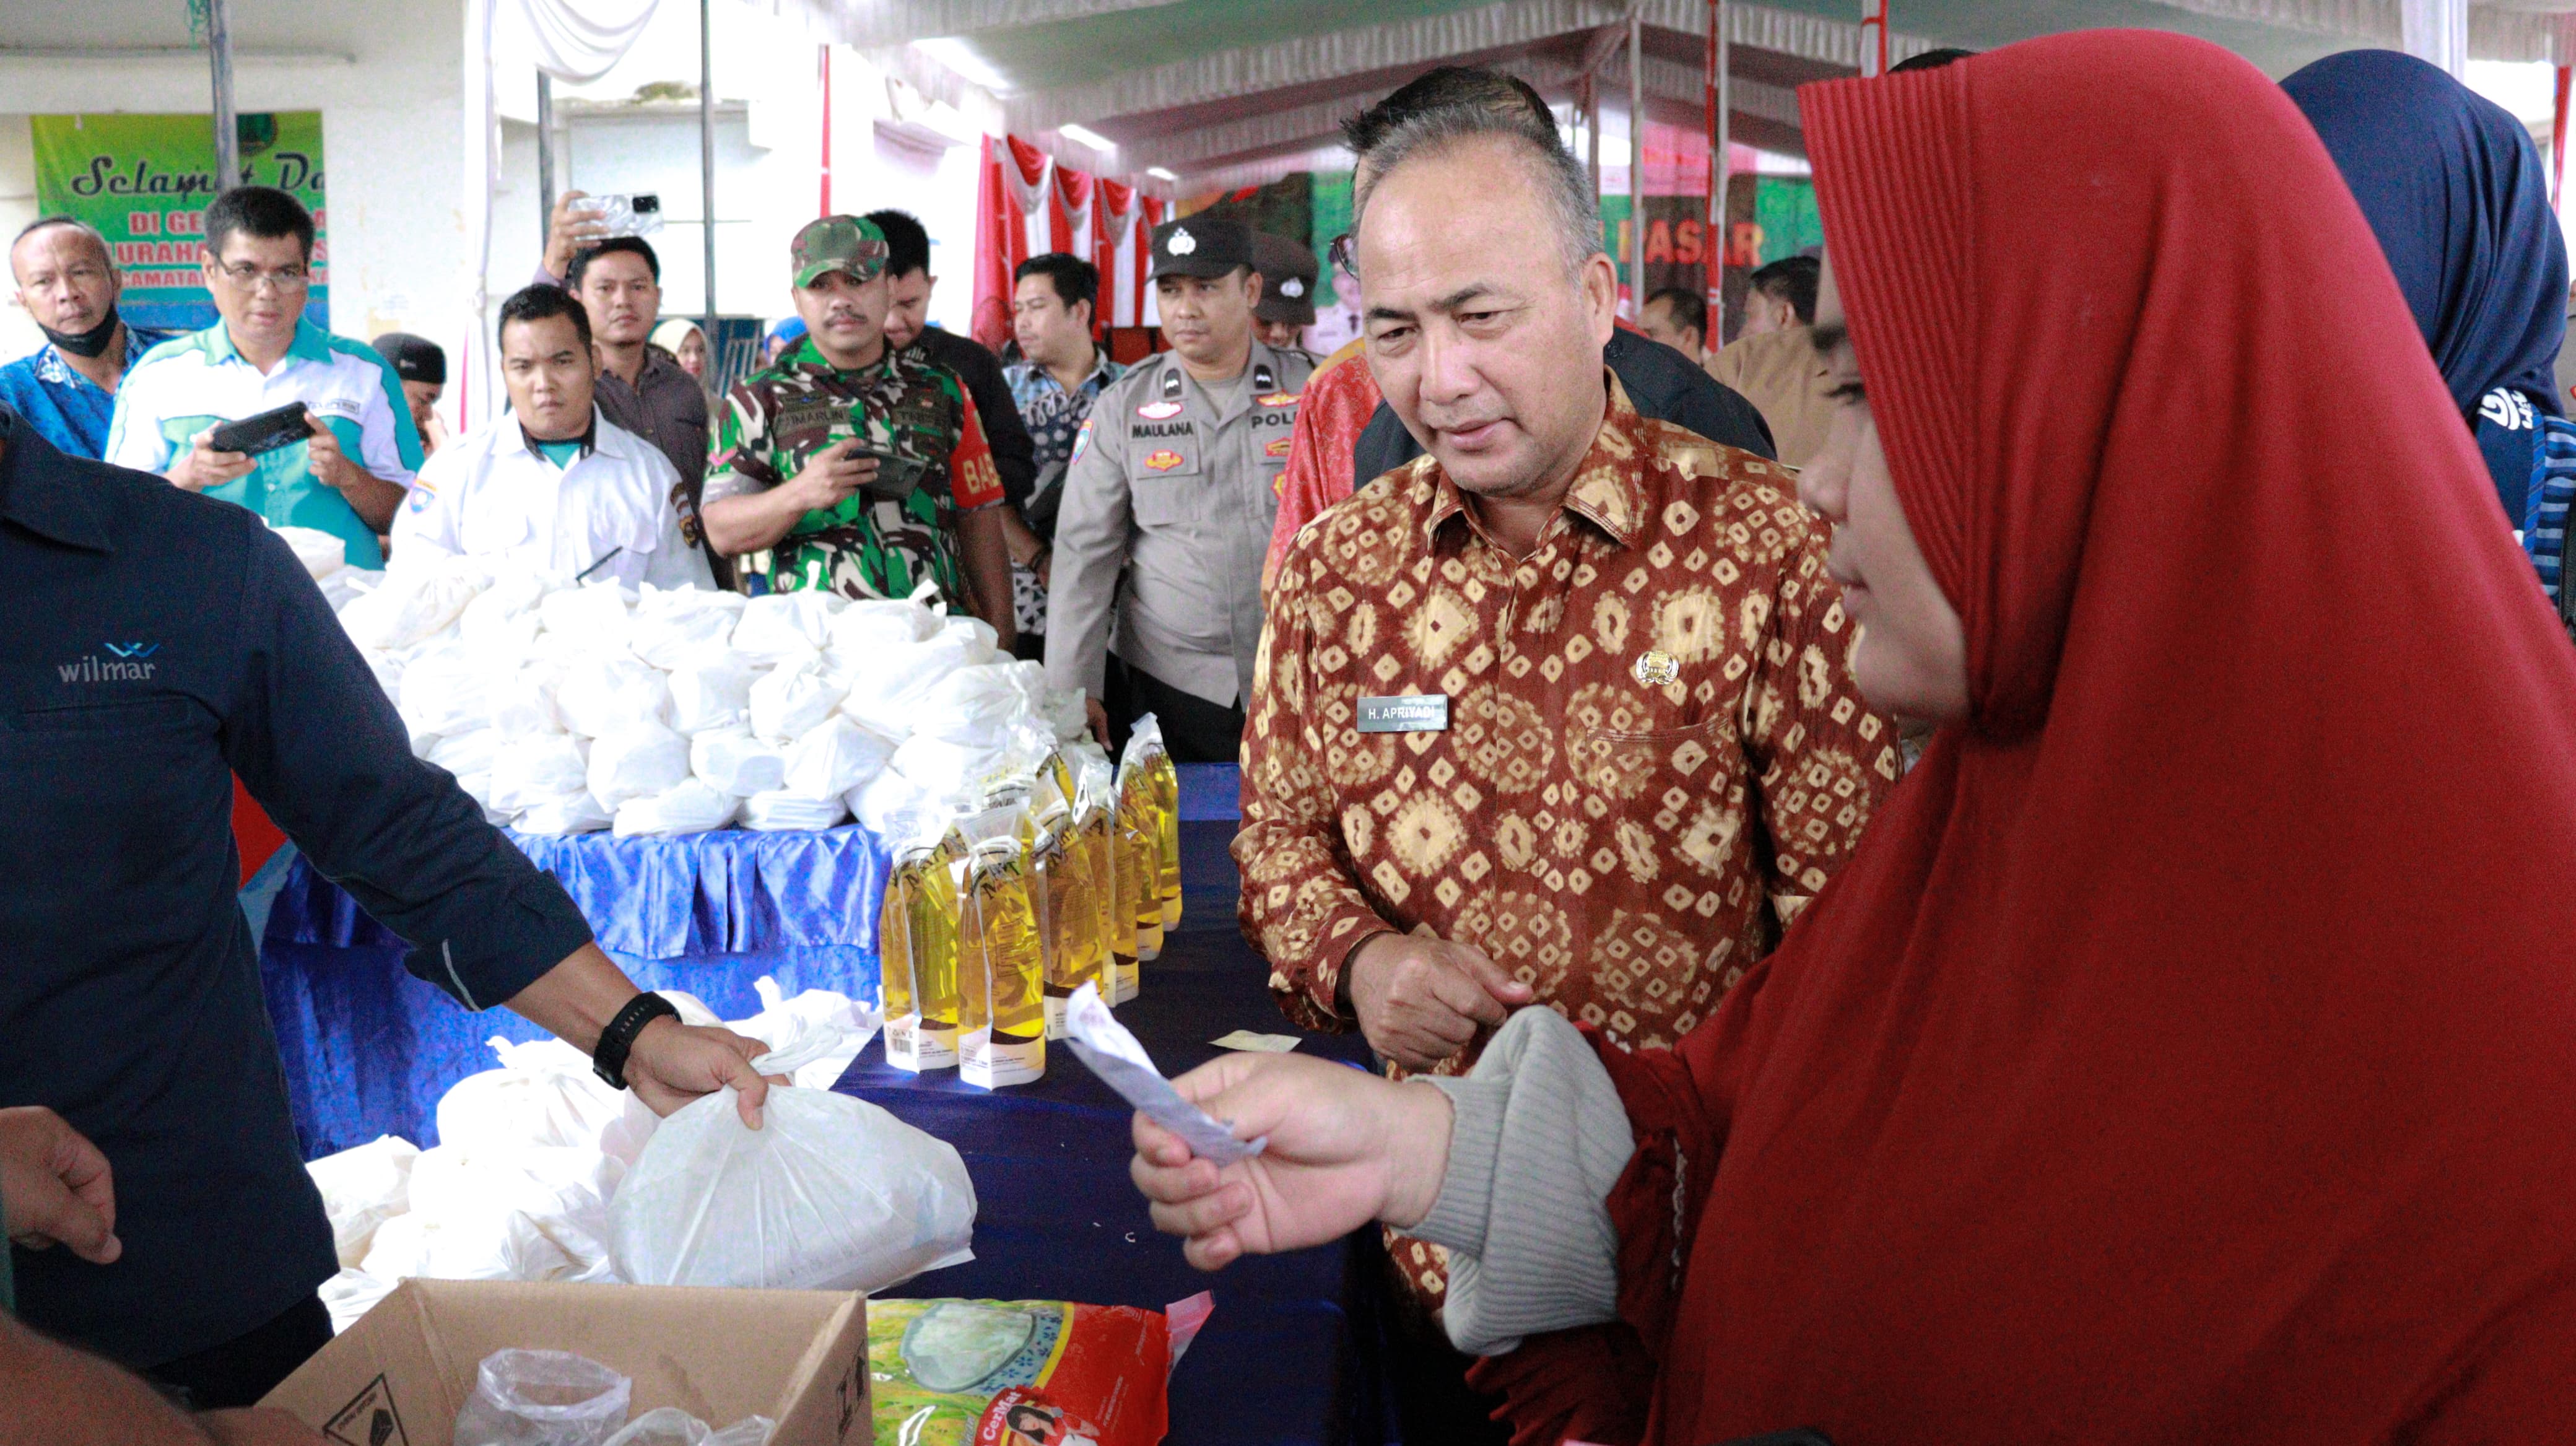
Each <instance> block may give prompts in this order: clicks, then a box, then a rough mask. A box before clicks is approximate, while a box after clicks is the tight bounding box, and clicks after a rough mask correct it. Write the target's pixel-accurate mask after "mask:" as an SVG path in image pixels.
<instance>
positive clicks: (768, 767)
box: [689, 728, 787, 798]
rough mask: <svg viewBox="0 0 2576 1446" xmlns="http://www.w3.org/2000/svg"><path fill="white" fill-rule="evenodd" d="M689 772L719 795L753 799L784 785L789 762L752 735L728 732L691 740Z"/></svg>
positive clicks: (710, 734)
mask: <svg viewBox="0 0 2576 1446" xmlns="http://www.w3.org/2000/svg"><path fill="white" fill-rule="evenodd" d="M689 771H690V772H692V773H694V774H696V775H697V776H698V781H699V782H701V783H704V784H705V785H706V786H707V787H709V788H712V789H714V790H715V791H716V792H718V793H724V794H730V795H732V796H734V797H736V798H749V797H751V796H752V795H753V794H755V793H767V792H770V791H771V790H773V789H776V788H778V787H779V786H780V785H782V784H784V783H785V782H786V781H787V760H786V757H785V756H784V755H783V754H781V753H780V752H779V751H778V750H777V749H776V748H773V747H771V746H770V745H769V744H766V743H763V742H761V741H760V740H759V739H757V738H754V737H752V736H751V734H750V733H749V732H747V731H744V730H742V729H738V728H737V729H727V730H725V731H722V732H716V733H701V734H699V735H698V736H697V737H695V738H692V739H690V740H689Z"/></svg>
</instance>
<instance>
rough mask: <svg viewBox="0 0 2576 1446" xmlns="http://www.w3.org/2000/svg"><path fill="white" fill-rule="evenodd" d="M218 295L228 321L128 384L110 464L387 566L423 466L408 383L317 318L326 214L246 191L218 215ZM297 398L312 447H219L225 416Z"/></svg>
mask: <svg viewBox="0 0 2576 1446" xmlns="http://www.w3.org/2000/svg"><path fill="white" fill-rule="evenodd" d="M205 234H206V240H205V247H204V255H205V274H206V289H207V290H208V291H209V292H211V293H213V295H214V298H215V310H216V311H217V312H218V313H219V314H221V316H222V318H223V319H222V320H221V321H219V322H217V323H216V324H215V325H213V326H210V327H208V328H206V329H205V330H204V331H200V332H192V333H190V334H189V335H186V336H182V337H179V338H177V339H176V340H173V341H168V342H164V343H162V344H161V345H160V346H157V347H154V348H153V349H152V350H151V351H149V352H147V353H145V354H144V357H143V359H142V360H141V361H139V362H137V363H135V364H134V366H133V367H132V368H131V369H130V370H128V371H127V372H126V374H125V381H124V384H123V385H122V386H120V387H119V388H118V389H117V393H116V416H115V420H114V421H113V422H112V423H111V424H110V426H109V429H108V437H107V449H106V455H105V458H104V460H106V461H108V462H112V463H115V464H116V465H118V466H120V467H132V468H134V469H136V470H138V471H143V472H157V473H159V474H161V475H162V476H164V477H167V478H169V479H170V481H171V482H173V483H175V484H176V485H178V486H181V487H184V488H187V489H188V490H189V491H191V492H203V493H205V494H206V495H207V496H209V497H215V498H219V499H221V500H223V501H226V502H233V503H238V504H240V505H241V506H244V507H247V508H249V509H251V510H252V511H254V512H257V513H259V514H260V516H261V517H262V518H264V519H265V520H266V521H267V522H268V523H269V524H270V525H271V526H277V527H284V526H296V527H310V528H316V529H318V530H320V531H323V532H328V533H331V534H332V535H334V536H336V537H338V538H339V539H340V540H341V543H342V544H343V546H344V548H345V550H346V553H347V557H348V561H349V563H350V565H351V566H354V567H367V568H377V567H382V566H384V553H383V551H382V550H381V549H380V548H379V547H378V546H377V545H376V537H377V535H378V534H380V533H382V532H384V531H385V529H386V528H388V527H390V526H391V525H392V523H393V516H394V509H395V508H396V507H397V506H399V505H401V502H402V500H403V494H404V492H405V490H406V489H407V488H409V487H410V485H411V480H412V474H413V473H414V472H416V471H418V470H419V468H420V463H421V450H420V432H419V429H418V428H416V427H415V426H413V424H412V420H411V408H410V406H409V404H408V403H407V402H406V401H405V400H404V397H403V392H402V382H401V380H400V379H399V378H398V377H396V376H395V375H394V372H393V368H392V367H390V366H388V365H387V364H386V362H385V360H384V358H382V357H380V356H378V355H376V353H375V351H374V350H373V349H372V348H370V347H368V346H367V345H365V344H364V343H362V342H356V341H350V340H348V339H346V338H344V337H338V336H333V335H332V334H331V333H329V332H327V331H324V330H323V329H322V328H320V327H318V326H315V325H314V324H313V323H312V322H310V321H307V320H305V319H304V316H303V311H304V302H305V296H306V294H307V293H308V292H309V291H310V290H311V289H312V286H313V239H314V231H313V218H312V216H311V215H310V214H308V213H307V212H306V211H305V209H304V206H303V203H301V202H299V201H297V200H296V199H295V198H294V197H293V196H291V195H288V194H287V193H286V192H284V191H280V190H276V189H273V188H271V187H268V186H237V187H235V188H233V189H232V190H229V191H226V192H225V193H224V194H223V195H221V196H220V197H217V198H216V200H215V203H214V204H213V205H212V206H210V207H208V208H207V209H206V227H205ZM288 404H300V405H301V406H302V407H303V408H304V412H305V422H306V424H307V425H308V426H310V427H311V428H312V429H313V430H312V435H311V437H310V438H309V439H308V440H306V441H301V442H295V443H291V444H289V445H287V446H284V447H280V448H277V449H276V450H274V451H271V452H266V453H263V454H261V455H259V456H256V457H253V456H245V455H243V454H242V453H239V452H219V451H216V450H215V449H214V448H213V447H211V446H210V445H208V441H207V439H208V437H209V436H210V435H211V434H212V432H213V431H214V429H215V428H216V427H218V426H220V425H222V424H223V423H225V422H231V421H239V420H241V419H242V418H244V417H251V416H256V415H258V414H259V413H261V412H265V411H270V410H272V409H274V408H277V407H281V406H285V405H288Z"/></svg>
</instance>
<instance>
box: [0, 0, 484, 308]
mask: <svg viewBox="0 0 2576 1446" xmlns="http://www.w3.org/2000/svg"><path fill="white" fill-rule="evenodd" d="M230 11H231V15H232V22H233V32H234V43H235V45H236V47H237V48H238V51H239V55H240V58H239V60H238V62H237V64H236V67H235V80H234V88H235V94H236V97H237V104H238V106H239V107H240V109H242V110H245V111H262V110H319V111H320V112H322V150H323V164H324V166H325V168H326V174H327V180H326V186H327V191H328V196H329V204H330V208H331V217H330V221H331V263H332V264H331V325H332V329H333V330H335V331H339V332H343V333H346V334H348V335H351V336H357V337H367V336H373V335H375V334H377V333H378V332H382V331H392V330H404V331H415V332H419V333H421V334H423V335H425V336H429V337H431V338H433V339H437V340H440V341H442V342H443V341H447V340H448V339H449V338H450V337H451V336H455V335H461V334H462V331H463V306H462V304H461V295H460V293H461V290H462V288H461V287H460V286H459V285H458V280H459V274H460V267H459V256H460V252H461V249H462V242H463V237H464V222H463V218H462V217H461V215H460V214H459V212H458V207H457V191H458V186H459V177H460V175H461V173H462V163H461V161H460V159H459V156H460V153H461V149H462V146H461V142H460V141H459V139H458V126H459V124H460V119H459V111H458V101H459V93H460V91H461V89H462V79H461V77H462V74H463V46H464V41H463V35H464V12H463V6H462V0H231V6H230ZM187 43H188V33H187V7H186V5H185V4H183V3H179V0H6V3H5V4H0V47H7V48H8V49H9V50H12V51H20V52H22V53H20V54H5V53H0V107H5V109H0V228H6V229H5V231H0V235H6V234H15V233H16V231H17V228H18V227H19V226H22V225H24V224H25V223H26V222H27V221H28V220H31V219H33V217H34V215H35V186H34V174H33V165H32V159H31V156H30V153H29V130H28V123H27V118H28V117H29V116H30V115H51V114H65V113H72V112H96V111H193V112H196V113H199V114H203V113H204V112H205V111H206V110H207V108H208V106H209V99H208V90H209V82H208V78H207V71H206V67H205V64H204V58H203V56H202V55H190V54H186V53H184V52H183V53H180V54H175V55H170V56H167V57H158V56H154V57H141V56H137V55H135V54H133V53H131V51H130V50H128V49H126V48H132V47H162V46H169V47H177V46H184V45H186V44H187ZM26 50H36V51H38V52H39V53H38V54H36V55H27V54H24V53H23V52H24V51H26ZM118 51H123V52H124V53H117V52H118ZM101 52H108V53H104V54H102V53H101ZM531 154H532V155H533V152H531ZM0 316H4V317H5V320H0V355H7V356H15V355H18V354H20V353H22V352H24V351H27V350H29V349H31V348H32V347H33V346H34V345H35V343H36V342H37V341H38V340H39V338H38V337H37V335H36V333H35V328H34V326H33V325H32V324H31V323H30V322H29V321H28V320H27V317H26V314H25V313H24V312H22V311H20V310H18V309H17V308H15V307H9V308H6V309H5V312H0Z"/></svg>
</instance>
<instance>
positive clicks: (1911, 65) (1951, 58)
mask: <svg viewBox="0 0 2576 1446" xmlns="http://www.w3.org/2000/svg"><path fill="white" fill-rule="evenodd" d="M1976 54H1977V52H1975V51H1973V50H1961V49H1958V48H1957V47H1955V46H1946V45H1945V46H1943V47H1941V48H1940V49H1938V50H1927V51H1924V52H1923V53H1922V54H1921V55H1911V56H1907V57H1906V58H1905V59H1903V60H1900V61H1898V62H1896V63H1895V64H1894V65H1891V66H1889V67H1888V68H1887V73H1888V74H1890V75H1907V74H1910V73H1912V72H1914V71H1918V70H1939V69H1940V68H1941V67H1942V66H1945V65H1956V64H1958V63H1959V62H1960V61H1962V60H1972V59H1974V58H1975V57H1976Z"/></svg>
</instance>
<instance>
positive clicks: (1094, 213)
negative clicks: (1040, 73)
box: [974, 136, 1169, 342]
mask: <svg viewBox="0 0 2576 1446" xmlns="http://www.w3.org/2000/svg"><path fill="white" fill-rule="evenodd" d="M1168 210H1169V206H1168V204H1167V203H1166V202H1163V201H1161V200H1158V199H1156V198H1154V197H1151V196H1146V195H1143V194H1141V193H1139V192H1138V191H1137V190H1136V188H1135V187H1133V186H1130V185H1126V184H1124V183H1122V182H1118V181H1112V180H1109V179H1107V178H1106V177H1100V176H1094V175H1091V174H1090V173H1088V172H1085V171H1077V170H1073V169H1072V168H1070V167H1067V166H1061V165H1058V164H1057V163H1056V161H1055V160H1054V158H1053V157H1051V156H1049V155H1047V154H1046V153H1045V152H1044V151H1041V150H1039V149H1038V148H1037V147H1035V146H1032V145H1030V144H1029V143H1028V142H1026V141H1023V140H1020V139H1019V138H1018V137H1016V136H1002V137H998V138H996V137H992V136H987V137H985V138H984V181H983V185H982V186H981V187H980V188H979V193H978V201H977V205H976V216H975V313H974V314H975V331H976V335H977V339H978V340H990V341H993V342H998V341H999V340H1000V339H1001V338H1003V337H1005V336H1007V335H1008V334H1009V331H1010V310H1011V273H1012V271H1014V270H1015V269H1017V268H1018V266H1019V264H1020V263H1021V262H1023V261H1026V260H1028V259H1029V258H1030V257H1032V256H1037V255H1042V254H1044V253H1046V252H1049V251H1068V252H1071V253H1072V254H1074V255H1076V256H1079V257H1081V258H1083V259H1084V260H1086V261H1089V262H1091V263H1092V264H1094V265H1096V266H1098V267H1099V268H1100V305H1099V307H1098V308H1097V315H1098V316H1099V319H1100V324H1101V325H1102V326H1104V327H1107V326H1151V325H1153V324H1154V322H1155V320H1156V317H1155V314H1154V306H1153V300H1152V288H1150V287H1148V286H1147V285H1146V284H1145V269H1146V264H1147V261H1148V259H1149V257H1148V254H1147V253H1148V248H1147V246H1146V244H1145V237H1146V233H1147V232H1149V231H1151V230H1152V229H1153V227H1155V226H1156V225H1158V224H1160V223H1161V221H1162V220H1163V218H1164V216H1165V214H1166V213H1167V212H1168ZM988 329H989V330H991V331H992V332H993V333H994V335H993V336H992V337H991V338H989V339H988V338H986V337H985V336H984V333H985V332H986V331H987V330H988Z"/></svg>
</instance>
